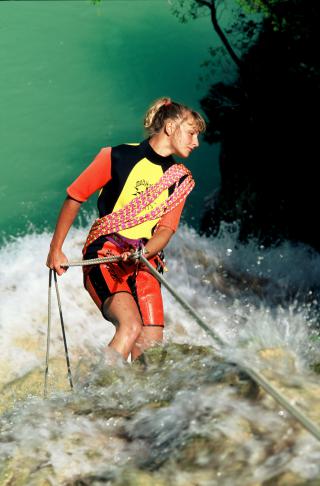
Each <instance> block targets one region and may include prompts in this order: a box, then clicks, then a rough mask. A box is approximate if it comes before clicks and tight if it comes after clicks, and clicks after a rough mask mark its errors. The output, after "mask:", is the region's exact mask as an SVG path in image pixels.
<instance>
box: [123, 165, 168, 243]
mask: <svg viewBox="0 0 320 486" xmlns="http://www.w3.org/2000/svg"><path fill="white" fill-rule="evenodd" d="M162 174H163V170H162V167H161V166H160V165H157V164H154V163H152V162H150V161H149V160H148V159H146V158H144V159H142V160H140V162H138V163H137V164H136V165H135V166H134V168H133V169H132V171H131V172H130V174H129V176H128V179H127V180H126V183H125V185H124V187H123V189H122V191H121V194H120V196H119V198H118V200H117V202H116V204H115V206H114V208H113V211H117V210H118V209H122V208H123V207H124V206H125V205H126V204H128V203H129V202H130V201H132V199H134V198H135V197H136V196H139V194H141V193H142V192H144V191H145V190H146V189H148V187H150V186H151V185H153V184H155V183H156V182H158V181H159V179H160V177H161V176H162ZM167 198H168V190H165V191H163V192H162V193H161V194H160V196H159V197H158V198H157V199H156V200H155V201H154V202H153V203H152V204H150V205H149V206H147V207H146V208H145V209H143V210H142V211H141V212H140V213H139V214H138V216H141V215H144V214H146V213H148V212H149V211H151V210H152V209H155V208H156V207H157V206H158V205H159V204H160V203H162V202H163V201H165V200H166V199H167ZM159 219H160V218H157V219H153V220H150V221H146V222H144V223H141V224H139V225H138V226H134V227H133V228H129V229H126V230H123V231H119V233H120V234H121V235H122V236H125V237H126V238H132V239H138V238H147V239H149V238H151V236H152V229H153V228H154V226H155V225H156V224H157V223H158V221H159Z"/></svg>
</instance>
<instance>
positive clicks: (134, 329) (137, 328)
mask: <svg viewBox="0 0 320 486" xmlns="http://www.w3.org/2000/svg"><path fill="white" fill-rule="evenodd" d="M141 331H142V322H141V321H138V320H132V321H131V322H130V324H129V326H128V335H129V336H130V340H132V341H133V342H134V341H136V340H137V339H138V337H139V336H140V334H141Z"/></svg>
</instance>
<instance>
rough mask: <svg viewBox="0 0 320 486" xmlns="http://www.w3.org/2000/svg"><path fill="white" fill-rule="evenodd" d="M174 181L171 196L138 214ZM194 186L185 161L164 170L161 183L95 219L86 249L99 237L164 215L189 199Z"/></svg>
mask: <svg viewBox="0 0 320 486" xmlns="http://www.w3.org/2000/svg"><path fill="white" fill-rule="evenodd" d="M183 176H186V177H185V179H184V180H183V181H182V183H181V184H180V185H178V182H179V180H180V179H181V177H183ZM173 184H175V189H174V191H173V193H172V194H171V196H169V197H168V198H167V199H166V200H165V201H163V202H162V203H160V204H159V205H158V206H157V207H156V208H155V209H152V210H151V211H149V212H148V213H146V214H144V215H140V216H139V213H141V212H142V211H143V210H144V209H145V208H146V207H147V206H149V205H150V204H152V203H153V202H154V201H155V200H156V199H157V198H158V197H159V196H160V194H161V193H162V192H163V191H165V190H166V189H168V188H169V187H171V186H172V185H173ZM194 185H195V182H194V180H193V177H192V175H191V172H190V171H189V170H188V169H187V168H186V167H185V166H184V165H183V164H174V165H172V166H171V167H170V168H169V169H168V170H166V171H165V172H164V174H163V175H162V176H161V178H160V179H159V181H158V182H156V183H155V184H153V185H152V186H150V187H148V189H146V190H145V191H144V192H142V193H141V194H139V195H138V196H136V197H135V198H134V199H132V200H131V201H130V202H129V203H128V204H126V205H125V206H124V207H123V208H121V209H119V210H118V211H115V212H113V213H110V214H107V215H106V216H103V217H102V218H98V219H96V220H95V222H94V223H93V225H92V227H91V229H90V232H89V235H88V238H87V241H86V243H85V246H84V251H85V250H86V248H87V247H88V246H89V245H90V244H91V243H93V242H94V241H95V240H96V239H97V238H99V237H100V236H104V235H108V234H110V233H117V232H119V231H121V230H125V229H128V228H132V227H133V226H137V225H139V224H141V223H144V222H145V221H150V220H154V219H158V218H161V217H162V216H163V215H164V214H167V213H168V212H169V211H172V210H173V209H174V208H175V207H177V206H178V205H179V204H180V202H182V201H183V200H184V199H186V197H187V196H188V194H189V193H190V192H191V191H192V189H193V188H194Z"/></svg>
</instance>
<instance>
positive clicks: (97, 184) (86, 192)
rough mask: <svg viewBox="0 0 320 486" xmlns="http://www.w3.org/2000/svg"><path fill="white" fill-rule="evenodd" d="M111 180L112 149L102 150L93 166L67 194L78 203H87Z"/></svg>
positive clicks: (78, 178) (73, 184)
mask: <svg viewBox="0 0 320 486" xmlns="http://www.w3.org/2000/svg"><path fill="white" fill-rule="evenodd" d="M110 179H111V147H104V148H103V149H101V150H100V152H99V153H98V155H97V156H96V158H95V159H94V160H93V162H91V164H90V165H89V166H88V167H87V168H86V169H85V170H84V171H83V172H82V173H81V174H80V175H79V177H77V179H76V180H75V181H73V183H72V184H71V185H70V186H69V187H68V188H67V194H68V195H69V196H70V197H72V199H76V201H79V202H84V201H86V200H87V199H88V198H89V197H90V196H91V195H92V194H93V193H94V192H96V191H97V190H98V189H101V187H103V186H104V185H105V184H106V183H107V182H108V181H110Z"/></svg>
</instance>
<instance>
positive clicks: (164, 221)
mask: <svg viewBox="0 0 320 486" xmlns="http://www.w3.org/2000/svg"><path fill="white" fill-rule="evenodd" d="M184 203H185V200H183V201H181V203H180V204H178V206H177V207H175V208H174V209H173V210H172V211H169V213H167V214H165V215H164V216H162V218H161V219H160V221H159V226H166V227H167V228H170V229H172V231H176V230H177V228H178V226H179V221H180V217H181V213H182V210H183V207H184Z"/></svg>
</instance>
